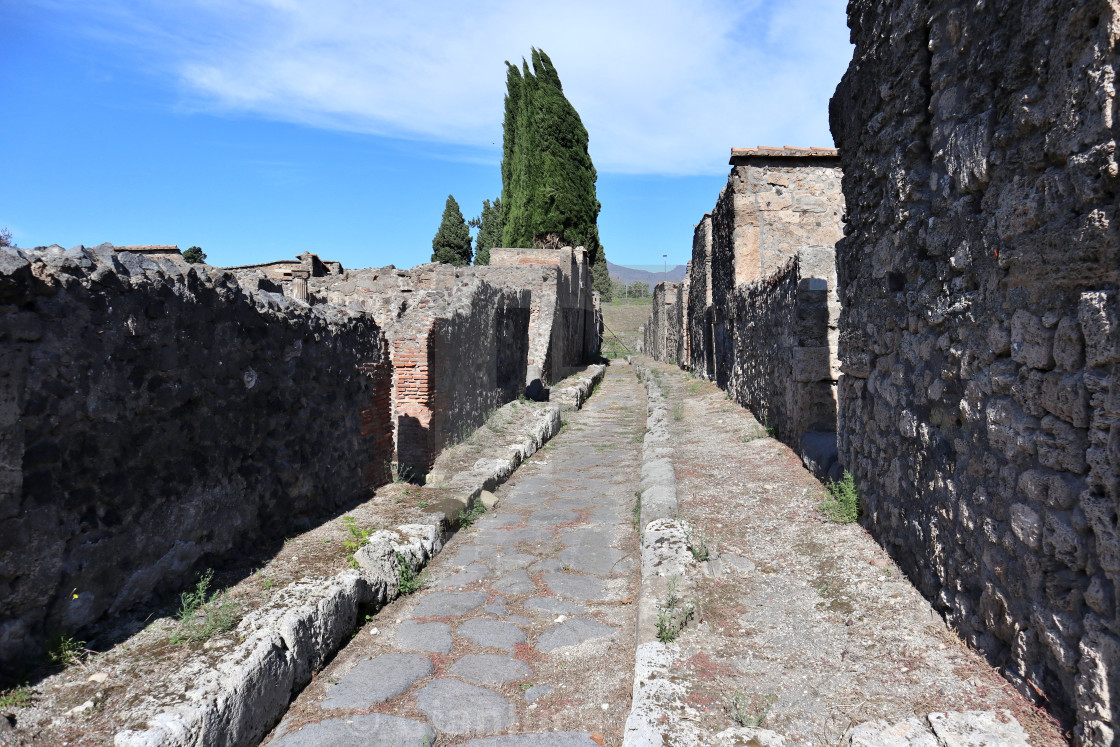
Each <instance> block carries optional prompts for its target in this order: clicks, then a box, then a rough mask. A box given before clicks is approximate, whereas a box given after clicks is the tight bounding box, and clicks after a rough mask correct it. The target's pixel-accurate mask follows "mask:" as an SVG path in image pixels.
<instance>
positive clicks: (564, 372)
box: [480, 247, 602, 386]
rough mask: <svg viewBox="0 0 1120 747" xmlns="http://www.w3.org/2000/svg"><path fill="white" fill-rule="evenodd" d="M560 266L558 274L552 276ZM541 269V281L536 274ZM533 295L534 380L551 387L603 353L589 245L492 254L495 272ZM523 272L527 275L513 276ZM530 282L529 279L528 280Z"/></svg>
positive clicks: (499, 250) (531, 342) (503, 250)
mask: <svg viewBox="0 0 1120 747" xmlns="http://www.w3.org/2000/svg"><path fill="white" fill-rule="evenodd" d="M553 267H555V268H556V272H555V274H551V273H546V272H544V271H545V270H548V269H549V268H553ZM536 268H540V270H541V272H540V274H539V277H540V280H539V281H538V280H536V277H537V275H535V274H528V275H527V273H532V272H533V271H534V270H535V269H536ZM480 269H481V270H482V271H484V272H490V273H491V274H495V273H497V272H499V270H501V271H503V272H502V274H501V277H503V278H504V280H503V282H506V283H522V284H523V285H522V286H521V287H528V288H529V289H530V290H531V291H532V292H533V301H532V315H531V318H530V332H529V334H530V340H529V348H530V353H529V371H528V378H529V380H528V382H527V383H529V384H532V382H533V381H534V380H538V379H539V380H540V382H541V384H543V385H544V386H549V385H551V384H553V383H555V382H557V381H560V380H561V379H563V378H564V377H565V376H568V375H569V374H570V373H572V372H573V371H574V370H576V369H577V368H579V367H581V366H584V365H586V364H587V363H589V362H590V361H592V360H593V359H595V358H596V357H597V356H598V355H599V344H600V339H601V337H602V334H601V330H600V329H599V311H598V309H597V306H596V298H595V294H594V292H593V291H592V289H591V270H590V266H589V265H588V264H587V251H586V250H585V249H584V248H583V247H575V248H572V247H564V248H561V249H543V248H534V249H508V248H495V249H491V250H490V265H489V269H487V268H480ZM515 269H516V270H521V273H515V272H511V271H512V270H515ZM522 278H525V279H522Z"/></svg>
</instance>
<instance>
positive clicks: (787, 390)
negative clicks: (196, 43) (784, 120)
mask: <svg viewBox="0 0 1120 747" xmlns="http://www.w3.org/2000/svg"><path fill="white" fill-rule="evenodd" d="M731 165H732V169H731V173H730V175H729V177H728V180H727V185H726V187H724V189H723V190H722V191H721V192H720V195H719V199H718V200H717V202H716V205H715V207H714V209H713V210H712V212H711V213H710V214H707V215H705V216H704V218H703V219H702V220H701V221H700V223H699V224H698V225H697V226H696V228H695V231H694V232H693V247H692V260H691V261H690V262H689V266H688V276H687V278H686V281H685V282H684V283H682V284H681V289H680V290H679V292H678V291H677V290H676V286H673V288H668V287H666V288H665V289H664V290H663V291H662V294H663V295H662V296H660V297H659V296H658V295H657V294H656V293H655V297H654V303H653V309H654V312H653V314H652V315H651V318H650V321H649V323H647V325H646V330H647V331H646V348H645V349H646V352H647V353H648V354H650V355H651V356H653V357H654V358H656V359H658V360H663V361H670V360H671V361H676V362H679V363H680V364H681V366H682V367H684V368H688V369H690V370H692V371H694V372H695V373H697V374H698V375H700V376H704V377H705V378H709V379H714V380H715V381H716V383H717V384H718V385H719V386H720V387H721V388H723V389H726V390H727V392H728V395H729V396H730V397H731V398H732V399H734V400H735V401H736V402H739V403H740V404H742V405H744V406H746V407H750V408H751V410H752V411H753V412H754V413H755V414H756V415H757V416H758V417H759V419H760V420H762V421H764V422H766V424H767V425H768V426H770V427H771V428H773V430H774V432H776V433H777V434H778V436H779V437H780V438H781V439H782V440H784V441H786V442H787V443H788V444H790V445H791V446H792V447H794V448H795V449H797V450H798V451H799V452H800V453H801V454H802V456H803V458H805V460H806V463H807V464H808V465H810V466H811V468H813V469H814V471H816V472H817V473H818V474H820V475H822V476H824V475H827V474H830V470H832V473H833V474H835V472H836V471H837V470H838V469H839V467H838V465H837V459H836V445H835V435H833V434H835V431H836V379H837V377H838V375H839V365H838V360H837V355H836V348H837V324H838V318H839V312H840V305H839V300H838V298H837V296H836V270H835V261H834V253H835V243H836V241H837V240H839V239H840V237H841V236H842V222H841V216H842V214H843V211H844V199H843V196H842V194H841V192H840V176H841V174H840V166H839V160H838V158H837V155H836V151H835V150H832V149H826V148H752V149H734V150H732V152H731Z"/></svg>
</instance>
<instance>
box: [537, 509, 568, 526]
mask: <svg viewBox="0 0 1120 747" xmlns="http://www.w3.org/2000/svg"><path fill="white" fill-rule="evenodd" d="M577 521H579V514H577V513H576V512H574V511H567V510H565V509H556V508H548V509H544V510H542V511H534V512H533V513H532V514H530V515H529V524H531V525H533V526H544V527H555V526H558V525H560V524H572V523H575V522H577Z"/></svg>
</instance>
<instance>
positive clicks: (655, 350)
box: [642, 281, 683, 362]
mask: <svg viewBox="0 0 1120 747" xmlns="http://www.w3.org/2000/svg"><path fill="white" fill-rule="evenodd" d="M680 304H681V297H680V285H679V284H678V283H670V282H668V281H662V282H660V283H658V284H656V285H655V286H653V305H652V307H651V312H650V316H649V321H647V322H646V326H645V329H644V330H643V333H642V334H643V344H642V351H643V352H644V353H645V354H646V355H648V356H650V357H652V358H653V359H654V360H659V361H666V362H670V361H672V362H676V360H677V349H678V347H679V342H680V338H681V333H682V331H683V330H682V328H681V324H680V320H681V315H680V311H681V306H680Z"/></svg>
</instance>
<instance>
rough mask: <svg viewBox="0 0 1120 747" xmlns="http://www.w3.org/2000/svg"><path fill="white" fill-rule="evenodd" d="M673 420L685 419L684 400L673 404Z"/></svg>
mask: <svg viewBox="0 0 1120 747" xmlns="http://www.w3.org/2000/svg"><path fill="white" fill-rule="evenodd" d="M673 420H684V402H678V403H677V404H675V405H673Z"/></svg>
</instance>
